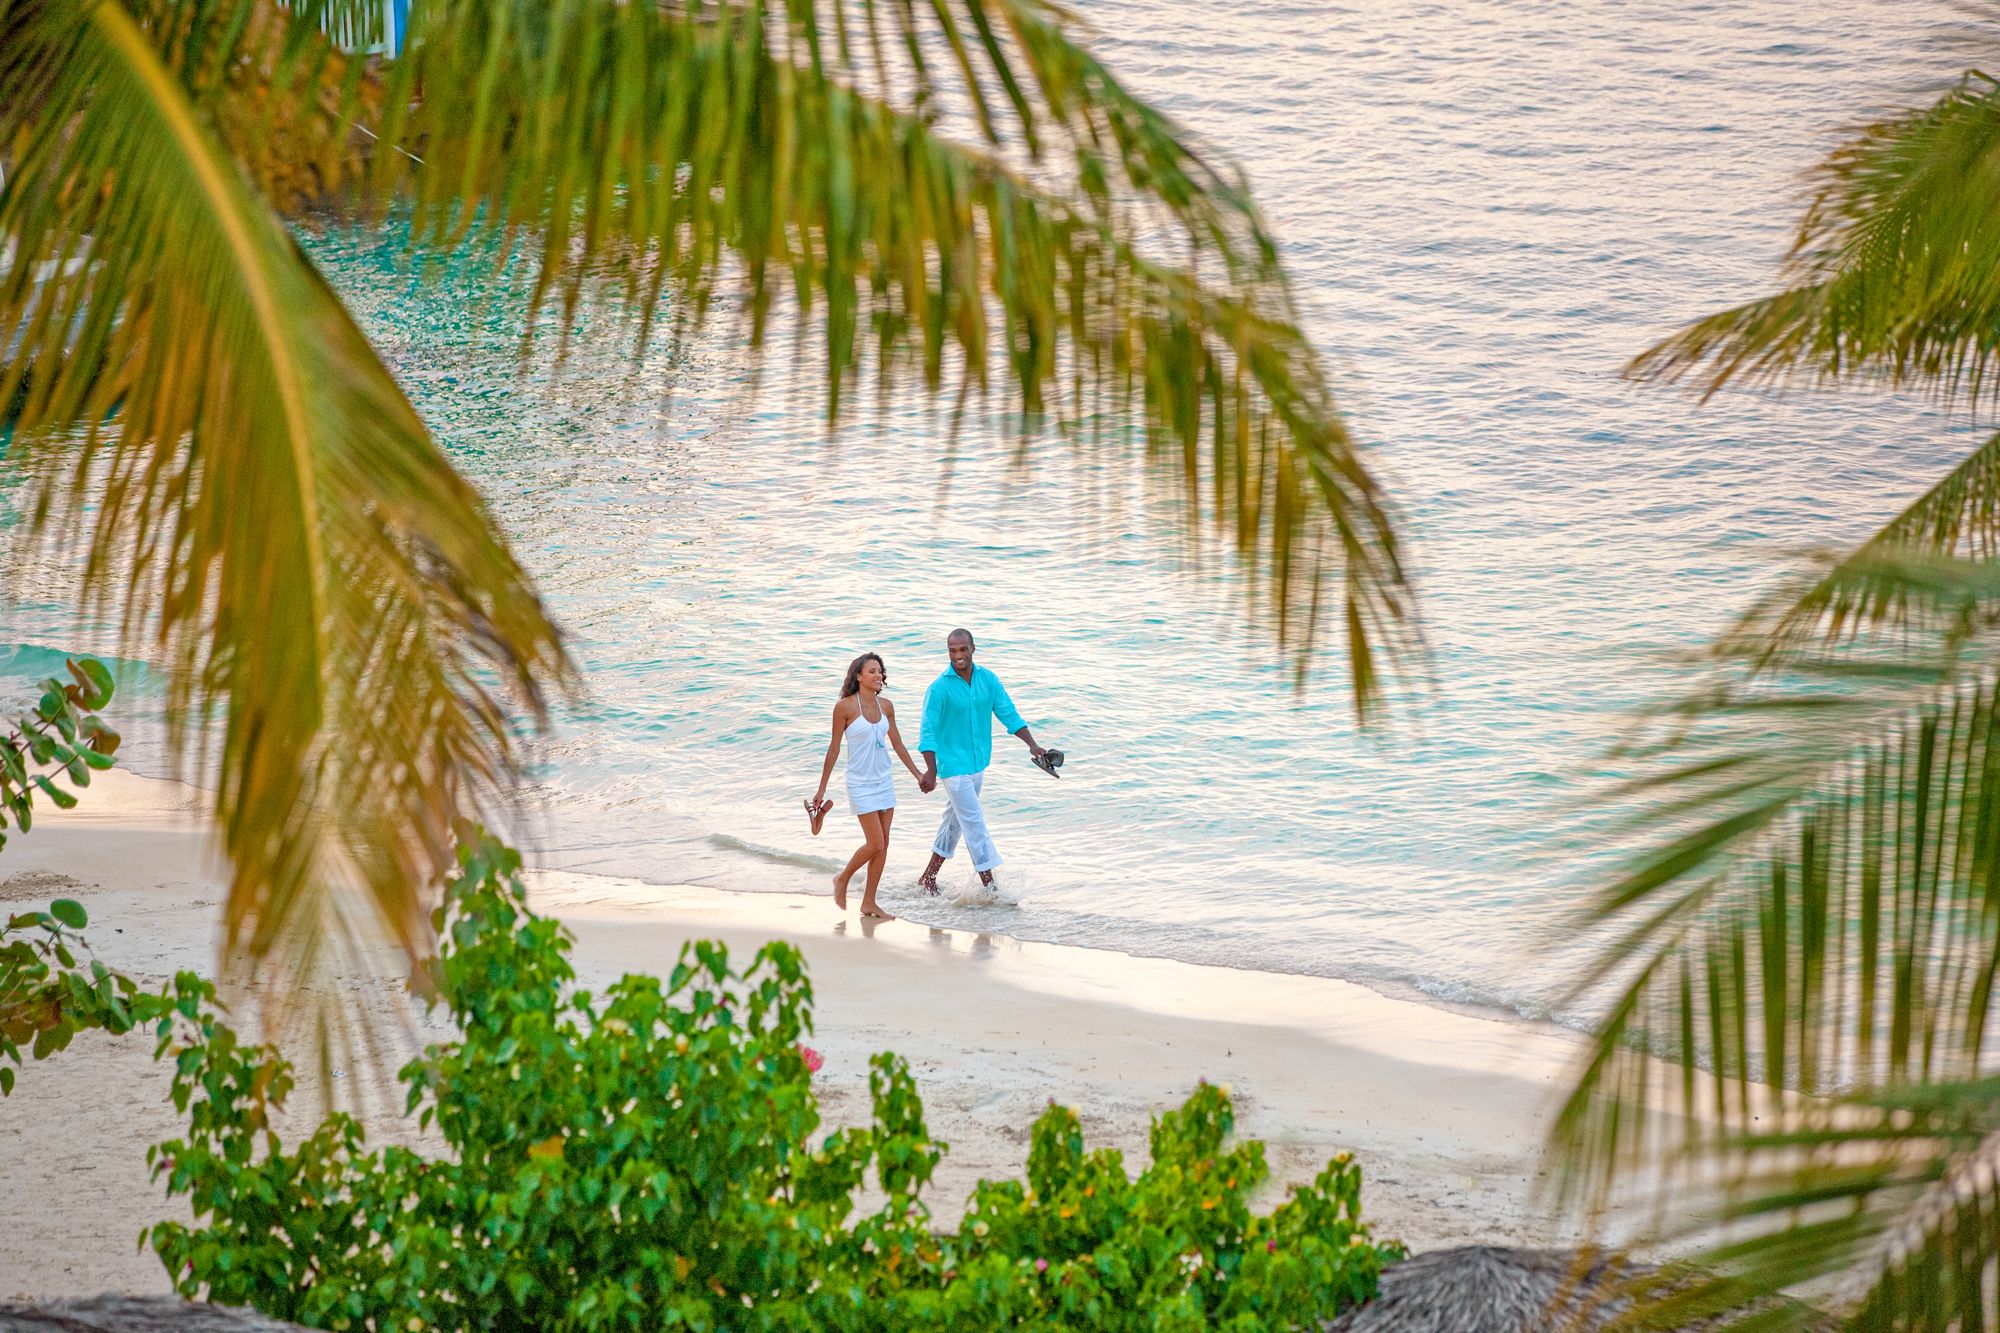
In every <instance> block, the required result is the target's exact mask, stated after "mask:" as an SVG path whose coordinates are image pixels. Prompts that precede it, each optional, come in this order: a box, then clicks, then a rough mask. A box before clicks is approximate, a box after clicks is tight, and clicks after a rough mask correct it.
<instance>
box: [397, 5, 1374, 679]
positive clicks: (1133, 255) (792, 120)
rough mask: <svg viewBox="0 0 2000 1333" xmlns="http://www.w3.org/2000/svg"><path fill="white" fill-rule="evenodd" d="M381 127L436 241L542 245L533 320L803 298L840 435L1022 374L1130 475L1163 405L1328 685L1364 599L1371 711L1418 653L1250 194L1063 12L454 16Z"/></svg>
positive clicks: (404, 190)
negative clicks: (911, 395)
mask: <svg viewBox="0 0 2000 1333" xmlns="http://www.w3.org/2000/svg"><path fill="white" fill-rule="evenodd" d="M384 104H385V105H386V106H387V107H389V108H390V111H389V112H388V114H387V116H386V117H385V119H384V120H383V122H382V124H381V128H380V133H381V135H382V138H383V139H384V140H385V141H387V142H390V143H394V144H396V145H398V146H399V147H401V148H404V149H406V150H407V152H380V153H377V154H376V155H375V157H374V160H373V164H372V172H371V175H370V181H369V185H370V190H371V194H372V197H373V198H374V199H375V200H376V201H378V202H379V203H386V202H387V201H389V200H391V199H397V198H403V197H407V198H409V199H410V200H412V201H413V203H414V207H415V210H416V215H417V220H418V233H417V234H418V236H419V237H420V238H421V239H422V240H423V241H424V242H426V243H428V244H431V245H435V246H445V245H451V244H454V243H457V242H458V241H460V240H462V239H463V238H464V237H466V236H467V235H468V234H470V233H471V232H473V231H475V230H478V229H485V230H488V231H496V230H497V231H500V232H503V233H505V234H507V235H508V236H510V237H511V238H512V239H514V240H515V241H517V242H518V243H520V244H522V245H525V246H529V247H532V248H533V250H534V253H535V255H536V258H537V260H538V278H537V285H536V288H535V293H534V295H535V299H536V301H537V302H540V301H542V300H547V299H559V300H560V303H561V305H562V308H563V310H564V312H565V315H566V316H567V315H568V314H569V313H570V312H571V311H573V309H574V307H575V306H576V304H577V303H578V302H579V301H581V300H582V299H584V298H585V297H586V296H587V295H589V294H590V293H591V292H592V291H593V290H603V289H605V288H606V287H608V288H610V289H611V290H614V291H617V292H620V293H622V294H623V295H624V296H626V297H628V298H634V301H633V304H632V306H631V308H632V309H635V310H636V311H637V312H638V321H639V324H638V328H637V330H636V332H637V334H638V336H640V337H644V336H645V335H646V333H647V332H648V330H649V328H650V319H651V312H652V311H653V310H654V309H655V308H656V302H657V298H658V297H659V296H660V294H661V293H662V292H668V293H671V295H672V297H673V299H674V315H673V318H674V320H675V323H676V327H677V329H678V330H679V331H680V332H683V333H684V332H686V331H687V330H689V329H691V328H693V327H696V326H698V325H699V324H701V323H702V321H703V320H704V319H706V318H707V317H708V316H709V314H710V312H711V310H712V309H713V308H714V307H715V305H716V303H717V302H718V300H720V299H721V298H723V297H725V296H728V297H733V298H734V304H735V307H736V309H737V310H738V312H739V314H740V316H741V319H742V321H743V324H744V328H745V332H746V334H747V336H748V338H749V340H750V341H751V343H752V344H753V345H756V344H761V342H762V340H763V338H764V337H765V334H766V332H767V328H768V318H769V315H770V312H771V310H772V309H773V307H774V305H776V304H777V303H779V302H780V301H783V300H785V299H787V298H788V297H789V298H790V299H791V300H793V301H794V302H795V304H796V305H797V306H798V307H799V308H800V310H801V313H802V317H803V318H806V319H809V320H810V321H811V322H812V325H813V327H814V328H815V329H816V331H817V335H818V337H819V340H820V343H821V351H822V355H823V357H824V360H825V363H826V366H827V370H828V395H827V413H828V417H829V420H833V419H837V418H838V417H839V416H840V414H841V413H842V411H843V408H844V406H845V404H846V403H847V401H848V400H849V398H850V397H851V396H852V392H851V391H852V388H853V386H854V385H855V383H856V382H857V381H858V380H859V379H860V378H861V377H863V376H864V375H872V376H873V377H874V378H875V380H876V382H877V383H878V384H879V385H880V386H882V387H883V388H884V389H885V390H887V389H888V388H889V387H891V386H893V385H895V384H898V383H901V382H903V381H904V380H905V379H907V378H916V379H918V380H919V381H920V382H922V383H923V384H925V385H926V386H928V388H929V389H931V390H932V391H934V392H944V391H955V392H956V393H957V394H958V396H959V400H960V402H961V403H962V402H963V401H964V400H965V396H966V395H968V394H971V393H984V392H986V391H988V390H989V388H991V387H993V385H994V382H995V380H994V372H995V370H996V368H997V370H998V371H999V382H1000V383H1001V384H1003V385H1004V387H1005V390H1006V392H1007V393H1008V394H1009V395H1010V397H1011V400H1012V402H1013V403H1014V405H1015V406H1016V407H1017V408H1018V409H1020V411H1021V414H1022V422H1023V425H1024V428H1025V427H1031V426H1033V425H1034V424H1035V423H1036V422H1039V421H1045V420H1046V421H1053V422H1054V423H1055V424H1057V425H1058V426H1059V427H1061V428H1063V430H1064V431H1066V433H1068V434H1069V435H1070V436H1071V437H1072V438H1075V439H1079V440H1084V439H1088V440H1089V441H1091V442H1093V443H1095V444H1097V445H1098V446H1100V447H1110V446H1111V444H1112V443H1114V441H1115V438H1116V435H1117V426H1116V424H1115V423H1116V422H1117V421H1118V420H1119V419H1120V417H1121V416H1123V415H1124V413H1125V412H1126V410H1127V409H1128V408H1129V409H1132V410H1135V411H1136V412H1137V413H1138V414H1139V415H1140V416H1141V417H1142V418H1143V421H1144V422H1145V423H1146V426H1147V429H1146V432H1145V440H1146V443H1147V445H1148V449H1147V456H1148V457H1149V458H1150V459H1151V460H1152V463H1153V464H1154V465H1155V470H1156V471H1157V472H1158V473H1159V474H1160V476H1161V477H1162V479H1163V481H1164V482H1165V484H1166V485H1168V486H1169V487H1170V488H1172V489H1173V490H1174V491H1175V492H1176V493H1177V494H1178V495H1179V496H1180V497H1181V498H1182V500H1183V501H1184V503H1185V506H1186V510H1187V512H1188V514H1189V516H1190V518H1191V520H1193V521H1194V522H1193V524H1192V525H1191V526H1192V527H1194V528H1196V529H1198V528H1199V527H1200V526H1203V520H1204V519H1206V520H1207V522H1208V523H1209V524H1211V525H1213V526H1215V527H1217V528H1219V529H1220V530H1221V531H1222V532H1224V533H1225V534H1226V536H1227V539H1228V541H1229V543H1230V545H1231V546H1232V548H1233V549H1234V551H1235V552H1236V554H1237V556H1238V558H1240V559H1242V560H1243V561H1244V562H1245V563H1246V564H1248V565H1249V566H1250V567H1251V568H1252V569H1253V570H1257V571H1261V573H1262V578H1261V579H1260V580H1256V581H1253V582H1252V583H1251V584H1250V588H1251V592H1252V597H1253V608H1254V610H1256V611H1257V612H1258V613H1259V614H1260V615H1268V616H1269V618H1270V621H1271V623H1272V624H1273V626H1274V628H1275V630H1276V632H1277V635H1278V637H1279V639H1280V641H1281V642H1282V643H1285V644H1289V645H1292V646H1294V647H1295V648H1296V649H1297V650H1298V654H1299V655H1298V657H1297V658H1296V662H1297V664H1298V666H1299V667H1300V668H1301V669H1303V667H1304V665H1305V662H1306V654H1307V653H1308V652H1309V651H1310V649H1311V647H1312V646H1313V644H1314V642H1315V640H1316V637H1317V635H1318V632H1319V631H1320V629H1321V628H1322V626H1321V620H1320V616H1319V614H1318V613H1319V609H1320V606H1321V604H1322V602H1323V601H1325V600H1328V599H1330V598H1332V597H1336V596H1337V597H1339V598H1340V599H1341V602H1342V604H1343V612H1344V614H1343V616H1342V627H1343V629H1344V630H1345V632H1346V635H1347V639H1348V648H1349V660H1350V663H1351V665H1352V676H1353V685H1354V690H1355V697H1356V701H1357V706H1358V707H1359V708H1361V709H1362V710H1363V712H1364V713H1365V712H1366V710H1367V708H1368V707H1369V706H1370V705H1371V704H1372V703H1373V702H1374V701H1375V699H1376V697H1377V694H1378V690H1379V664H1380V662H1381V660H1382V652H1381V650H1382V649H1384V648H1387V649H1391V650H1398V649H1401V648H1404V647H1407V646H1410V644H1411V643H1412V631H1411V620H1410V608H1409V603H1408V590H1407V588H1406V586H1405V581H1404V575H1403V571H1402V566H1401V558H1400V553H1399V548H1398V543H1397V540H1396V536H1395V532H1394V529H1393V527H1392V524H1391V520H1390V515H1389V512H1388V507H1387V502H1386V500H1385V498H1384V497H1383V495H1382V493H1381V490H1380V488H1379V487H1378V485H1377V484H1376V482H1375V481H1374V480H1373V478H1372V477H1371V475H1370V474H1369V472H1368V470H1367V468H1366V467H1365V465H1364V463H1363V461H1362V458H1361V454H1360V451H1359V449H1358V448H1357V446H1356V444H1355V442H1354V440H1353V438H1352V436H1351V435H1350V433H1349V432H1348V430H1347V428H1346V426H1345V425H1344V423H1343V422H1342V420H1341V418H1340V416H1339V413H1338V411H1337V410H1336V407H1335V404H1334V401H1333V396H1332V393H1331V391H1330V389H1329V387H1328V385H1327V383H1326V382H1325V379H1324V376H1323V373H1322V371H1321V368H1320V365H1319V361H1318V358H1317V356H1316V354H1315V353H1314V351H1313V349H1312V347H1311V345H1310V344H1309V343H1308V342H1307V341H1306V339H1305V338H1304V336H1303V335H1302V334H1301V333H1300V331H1299V329H1298V326H1297V319H1296V314H1295V311H1294V308H1293V304H1292V299H1291V294H1290V291H1289V289H1288V287H1287V284H1286V281H1285V277H1284V273H1283V270H1282V268H1281V267H1280V265H1279V263H1278V260H1277V254H1276V248H1275V246H1274V244H1273V243H1272V241H1271V238H1270V236H1269V235H1268V233H1267V232H1266V230H1265V229H1264V226H1263V223H1262V221H1261V219H1260V217H1259V215H1258V213H1257V211H1256V209H1255V207H1254V206H1253V204H1252V203H1251V201H1250V198H1249V194H1248V191H1247V190H1246V189H1245V187H1244V186H1243V184H1242V182H1241V180H1240V179H1239V178H1238V177H1237V176H1236V175H1235V174H1234V173H1233V171H1230V170H1225V169H1223V168H1220V167H1218V166H1217V165H1215V163H1214V162H1213V161H1212V160H1211V159H1210V158H1209V157H1207V156H1205V155H1204V154H1202V153H1201V152H1199V151H1197V150H1196V149H1195V148H1194V147H1193V146H1192V145H1191V141H1190V140H1189V139H1188V138H1187V136H1186V135H1185V134H1184V133H1183V132H1182V131H1180V130H1179V129H1178V128H1177V127H1175V126H1174V125H1172V124H1171V123H1170V122H1169V121H1167V120H1166V119H1165V118H1164V117H1162V116H1161V115H1159V114H1158V113H1157V112H1155V111H1153V110H1152V109H1151V108H1149V107H1148V106H1146V105H1145V104H1144V103H1143V102H1141V101H1139V100H1138V99H1136V98H1134V97H1132V96H1131V95H1130V94H1129V93H1127V92H1126V91H1125V90H1124V88H1123V87H1122V86H1121V85H1120V84H1119V83H1118V82H1117V81H1116V80H1115V79H1114V78H1113V77H1112V76H1111V75H1110V74H1109V72H1108V71H1106V70H1105V69H1104V67H1103V66H1101V65H1100V64H1098V63H1097V62H1096V61H1095V60H1094V59H1093V58H1091V57H1090V55H1089V54H1088V53H1087V52H1086V51H1085V50H1084V49H1083V47H1082V46H1081V45H1080V44H1079V42H1078V40H1077V24H1076V22H1075V21H1074V20H1073V19H1072V18H1070V17H1069V16H1068V15H1067V14H1065V13H1064V12H1063V11H1061V10H1059V9H1056V8H1055V7H1053V6H1051V5H1047V4H1044V3H1039V2H1038V0H936V2H935V3H932V4H929V5H911V4H907V3H897V4H877V3H874V0H866V2H865V3H860V4H856V5H841V4H836V3H830V4H826V5H815V4H812V3H807V2H806V0H794V2H793V3H788V4H786V5H783V6H782V7H778V6H773V7H770V8H766V7H765V6H763V5H760V4H755V3H747V4H746V3H725V4H722V5H689V6H687V7H685V8H682V7H678V6H673V5H658V6H656V5H631V4H623V3H617V2H616V0H559V2H557V3H545V2H544V0H514V2H513V3H479V4H474V3H463V2H461V3H454V2H452V0H434V2H433V3H430V4H426V5H425V6H423V7H422V10H421V13H420V15H419V20H418V22H417V24H416V26H415V28H414V30H413V32H412V35H411V45H410V47H409V49H408V52H407V54H406V55H405V57H404V58H403V59H402V60H400V61H398V62H396V64H395V66H394V67H393V70H392V71H391V76H390V87H389V89H388V91H387V95H386V97H385V99H384ZM952 125H957V126H959V127H960V128H962V129H963V130H964V138H962V139H961V138H953V137H950V136H949V135H948V134H947V133H945V132H944V130H946V129H948V128H950V127H951V126H952ZM967 140H969V141H970V142H967ZM419 158H420V159H421V165H418V163H417V159H419ZM564 323H565V326H567V323H568V321H567V319H565V321H564ZM1107 423H1111V428H1110V431H1109V432H1108V434H1109V436H1110V438H1107V431H1106V425H1107Z"/></svg>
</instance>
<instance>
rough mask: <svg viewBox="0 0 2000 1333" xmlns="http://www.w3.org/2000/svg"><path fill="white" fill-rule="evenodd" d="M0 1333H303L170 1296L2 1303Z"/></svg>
mask: <svg viewBox="0 0 2000 1333" xmlns="http://www.w3.org/2000/svg"><path fill="white" fill-rule="evenodd" d="M0 1333H307V1330H305V1329H302V1328H300V1327H299V1326H298V1325H297V1324H287V1323H285V1322H284V1321H283V1320H280V1319H266V1318H265V1317H264V1316H263V1315H260V1314H258V1313H257V1312H256V1311H255V1310H238V1309H235V1308H233V1307H231V1306H227V1305H190V1304H188V1303H187V1302H186V1301H177V1300H175V1299H173V1298H172V1297H171V1296H93V1297H91V1298H90V1299H89V1300H85V1301H59V1302H57V1303H56V1304H54V1305H40V1306H26V1305H6V1304H0Z"/></svg>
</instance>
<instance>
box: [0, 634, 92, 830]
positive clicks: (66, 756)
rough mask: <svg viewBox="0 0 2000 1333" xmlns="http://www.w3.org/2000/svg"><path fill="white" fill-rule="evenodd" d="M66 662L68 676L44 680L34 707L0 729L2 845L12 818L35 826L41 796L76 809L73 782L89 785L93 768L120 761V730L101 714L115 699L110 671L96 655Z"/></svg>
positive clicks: (62, 807) (60, 806)
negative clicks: (4, 729)
mask: <svg viewBox="0 0 2000 1333" xmlns="http://www.w3.org/2000/svg"><path fill="white" fill-rule="evenodd" d="M64 668H65V670H67V671H68V673H69V676H70V679H68V680H62V679H59V678H57V677H55V676H50V677H48V678H47V679H45V680H43V681H42V682H41V696H40V697H39V698H38V699H36V701H35V704H34V707H32V708H30V709H28V710H27V711H25V712H23V713H22V714H21V715H20V717H19V718H18V719H17V720H16V724H15V726H14V728H13V729H12V730H10V731H9V732H7V734H5V735H0V849H4V848H5V847H6V846H7V833H6V825H7V821H8V820H9V819H12V820H13V822H14V827H15V828H17V829H19V830H20V831H21V832H23V833H26V832H27V831H28V830H29V829H30V828H31V827H33V825H34V822H35V800H36V798H37V797H38V796H40V797H44V798H46V799H47V800H48V801H49V803H50V804H52V805H54V806H55V807H56V808H57V809H58V810H69V809H73V808H74V807H75V805H76V794H75V792H74V791H71V790H69V788H76V789H78V790H81V789H82V788H85V787H88V786H89V785H90V775H91V774H92V773H93V772H98V771H102V770H104V769H107V768H110V767H111V766H112V765H113V764H115V763H116V762H117V761H116V760H115V759H113V758H112V756H113V755H114V754H116V753H117V751H118V745H119V740H120V738H119V735H118V733H117V732H115V731H113V730H112V729H111V728H110V727H107V726H105V725H104V721H103V719H102V718H100V717H98V715H97V710H98V709H100V708H102V707H104V705H105V704H107V703H109V702H111V694H112V691H113V689H114V688H115V687H114V685H113V683H112V679H111V672H110V671H109V670H107V669H106V668H105V665H104V663H102V662H100V661H98V660H97V659H96V658H94V657H83V658H71V659H70V660H69V661H68V662H66V663H65V664H64Z"/></svg>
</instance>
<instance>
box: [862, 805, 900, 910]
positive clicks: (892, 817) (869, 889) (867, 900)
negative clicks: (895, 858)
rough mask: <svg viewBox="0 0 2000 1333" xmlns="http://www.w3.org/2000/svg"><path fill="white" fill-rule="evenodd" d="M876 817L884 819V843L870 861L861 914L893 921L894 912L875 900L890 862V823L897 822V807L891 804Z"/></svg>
mask: <svg viewBox="0 0 2000 1333" xmlns="http://www.w3.org/2000/svg"><path fill="white" fill-rule="evenodd" d="M876 818H878V819H880V820H881V821H882V845H881V846H880V847H878V848H877V849H876V851H875V855H874V856H873V857H872V858H871V859H870V860H869V862H868V882H867V884H866V885H865V886H864V887H863V888H862V890H861V915H863V916H872V917H876V918H878V919H880V920H883V921H893V920H895V919H896V918H895V916H894V914H893V913H890V912H885V911H883V910H882V906H881V904H880V903H877V902H876V901H875V890H876V889H877V888H878V887H879V886H880V885H881V883H882V867H884V866H886V865H888V864H889V825H891V824H893V823H895V822H896V808H895V807H894V806H890V807H889V808H888V809H887V810H883V811H880V812H878V813H877V815H876Z"/></svg>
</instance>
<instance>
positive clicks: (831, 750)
mask: <svg viewBox="0 0 2000 1333" xmlns="http://www.w3.org/2000/svg"><path fill="white" fill-rule="evenodd" d="M846 708H847V700H845V699H842V700H841V701H840V702H839V703H837V704H835V705H834V706H833V739H832V740H830V741H828V742H827V743H826V762H825V763H824V764H822V765H820V770H819V790H818V791H816V792H814V793H813V804H814V805H818V804H819V803H820V802H821V801H823V800H825V799H826V784H827V783H829V782H831V781H832V780H833V761H834V760H836V759H838V758H840V738H841V736H842V735H844V734H845V733H846V731H847V727H846V724H845V722H844V721H843V720H842V718H841V716H840V715H841V713H843V712H844V711H846Z"/></svg>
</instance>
